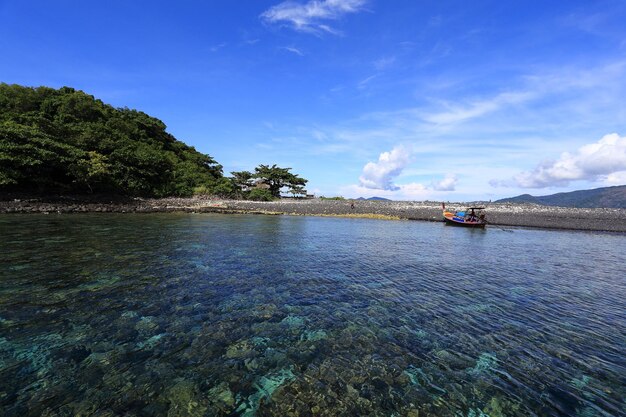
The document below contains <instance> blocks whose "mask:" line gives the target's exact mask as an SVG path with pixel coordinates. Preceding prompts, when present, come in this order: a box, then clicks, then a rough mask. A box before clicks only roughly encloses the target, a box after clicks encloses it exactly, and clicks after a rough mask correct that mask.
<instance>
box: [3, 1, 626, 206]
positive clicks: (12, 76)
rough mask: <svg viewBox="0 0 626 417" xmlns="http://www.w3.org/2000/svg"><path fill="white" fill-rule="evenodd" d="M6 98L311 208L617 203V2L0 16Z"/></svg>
mask: <svg viewBox="0 0 626 417" xmlns="http://www.w3.org/2000/svg"><path fill="white" fill-rule="evenodd" d="M0 21H1V22H2V24H1V25H0V81H1V82H6V83H16V84H21V85H28V86H40V85H46V86H51V87H61V86H65V85H67V86H71V87H74V88H77V89H81V90H84V91H85V92H87V93H89V94H92V95H94V96H96V97H97V98H100V99H102V100H103V101H104V102H106V103H109V104H112V105H114V106H116V107H130V108H136V109H139V110H142V111H144V112H146V113H148V114H150V115H152V116H154V117H157V118H159V119H161V120H163V121H164V122H165V124H166V125H167V126H168V131H169V132H170V133H172V134H173V135H174V136H176V137H177V138H178V139H180V140H182V141H184V142H186V143H188V144H190V145H193V146H195V147H196V149H198V150H199V151H200V152H203V153H207V154H209V155H211V156H213V157H214V158H215V159H216V160H217V161H218V162H220V163H221V164H222V165H223V166H224V170H225V173H229V172H230V171H240V170H253V169H254V167H255V166H257V165H259V164H274V163H276V164H278V165H279V166H283V167H291V168H292V170H293V172H294V173H296V174H299V175H301V176H302V177H304V178H307V179H308V180H309V183H308V187H307V188H308V189H309V191H310V192H314V193H316V194H317V195H325V196H336V195H342V196H345V197H359V196H365V197H370V196H375V195H376V196H384V197H387V198H392V199H398V200H426V199H429V200H441V199H445V200H455V201H464V200H465V201H467V200H477V199H486V200H489V199H497V198H502V197H508V196H513V195H518V194H522V193H530V194H534V195H545V194H551V193H555V192H562V191H571V190H575V189H586V188H595V187H601V186H609V185H622V184H626V24H624V22H626V1H623V0H607V1H603V0H596V1H588V0H585V1H577V0H568V1H560V0H543V1H534V0H530V1H501V0H500V1H485V0H476V1H472V2H468V1H460V0H459V1H442V0H433V1H430V0H424V1H418V0H406V1H404V0H394V1H382V0H343V1H342V0H317V1H312V0H294V1H289V2H282V1H261V0H259V1H253V0H250V1H236V0H214V1H187V0H181V1H178V2H173V1H114V0H112V1H106V2H103V1H87V0H82V1H79V0H74V1H68V0H57V1H29V0H19V1H18V0H0Z"/></svg>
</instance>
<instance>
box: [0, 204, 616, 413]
mask: <svg viewBox="0 0 626 417" xmlns="http://www.w3.org/2000/svg"><path fill="white" fill-rule="evenodd" d="M625 264H626V236H624V235H619V234H602V233H582V232H568V231H546V230H524V229H515V230H513V231H508V232H507V231H502V230H500V229H497V228H490V229H488V230H485V231H480V230H466V229H460V228H454V227H446V226H444V225H443V224H441V223H425V222H410V221H379V220H367V219H339V218H318V217H287V216H253V215H215V214H143V215H136V214H112V215H108V214H85V215H4V216H0V415H3V416H42V415H44V416H74V415H83V416H91V415H97V416H117V415H124V416H153V415H154V416H160V415H162V416H245V417H250V416H313V415H320V416H420V417H424V416H454V417H479V416H490V417H497V416H580V417H583V416H584V417H591V416H616V415H625V414H626V412H625V410H626V355H625V353H624V346H626V302H625V301H624V300H626V274H625V267H624V265H625Z"/></svg>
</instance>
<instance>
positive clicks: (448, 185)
mask: <svg viewBox="0 0 626 417" xmlns="http://www.w3.org/2000/svg"><path fill="white" fill-rule="evenodd" d="M457 182H458V178H457V177H456V175H454V174H447V175H446V176H445V178H444V179H442V180H441V181H438V182H434V183H433V184H432V187H433V190H435V191H454V190H455V188H456V184H457Z"/></svg>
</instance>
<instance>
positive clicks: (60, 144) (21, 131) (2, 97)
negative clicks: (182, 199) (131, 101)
mask: <svg viewBox="0 0 626 417" xmlns="http://www.w3.org/2000/svg"><path fill="white" fill-rule="evenodd" d="M225 183H228V181H227V180H226V179H224V178H223V173H222V166H221V165H219V164H218V163H217V162H216V161H215V160H214V159H213V158H212V157H211V156H209V155H205V154H202V153H200V152H198V151H196V150H195V149H194V148H193V147H191V146H188V145H186V144H185V143H183V142H181V141H179V140H177V139H176V138H175V137H174V136H172V135H171V134H169V133H168V132H167V131H166V126H165V124H164V123H163V122H162V121H160V120H158V119H156V118H154V117H150V116H148V115H147V114H145V113H143V112H140V111H137V110H130V109H128V108H114V107H112V106H110V105H107V104H104V103H103V102H102V101H100V100H97V99H95V98H94V97H93V96H90V95H88V94H86V93H84V92H82V91H77V90H74V89H73V88H69V87H63V88H61V89H58V90H56V89H52V88H47V87H38V88H30V87H22V86H18V85H8V84H4V83H2V84H0V191H2V190H19V191H39V192H60V191H61V192H77V193H81V192H96V191H98V192H115V193H119V194H125V195H138V196H157V197H160V196H167V195H179V196H187V195H191V194H192V193H193V192H194V189H195V188H198V187H203V188H204V189H205V190H207V192H208V193H211V192H212V190H213V188H218V189H226V190H228V189H229V185H226V184H225Z"/></svg>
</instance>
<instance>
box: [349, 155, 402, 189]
mask: <svg viewBox="0 0 626 417" xmlns="http://www.w3.org/2000/svg"><path fill="white" fill-rule="evenodd" d="M410 161H411V151H410V150H408V149H406V148H405V147H404V146H396V147H395V148H393V149H392V150H391V152H383V153H381V154H380V156H379V157H378V162H368V163H367V164H366V165H365V166H364V167H363V174H362V175H361V176H360V177H359V183H360V185H361V186H362V187H365V188H370V189H378V190H390V191H394V190H399V189H400V187H398V186H396V185H394V184H393V180H394V179H395V178H396V177H397V176H398V175H400V174H401V173H402V170H403V169H404V168H405V167H406V166H407V165H408V164H409V162H410Z"/></svg>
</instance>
